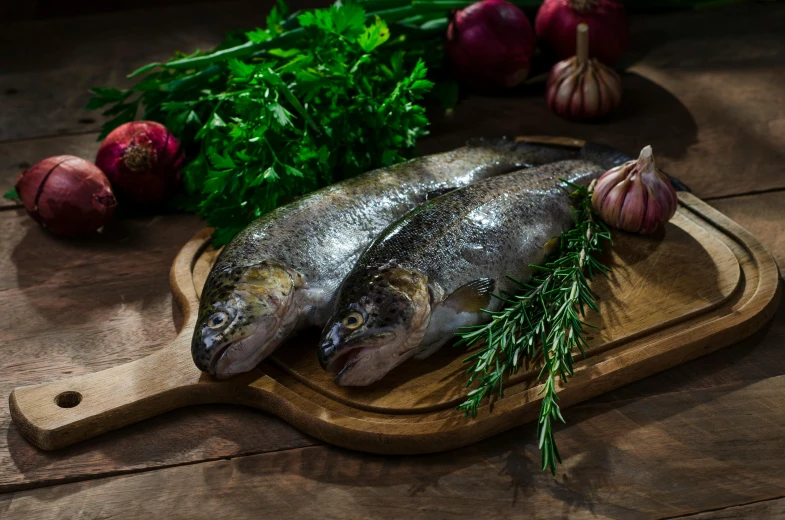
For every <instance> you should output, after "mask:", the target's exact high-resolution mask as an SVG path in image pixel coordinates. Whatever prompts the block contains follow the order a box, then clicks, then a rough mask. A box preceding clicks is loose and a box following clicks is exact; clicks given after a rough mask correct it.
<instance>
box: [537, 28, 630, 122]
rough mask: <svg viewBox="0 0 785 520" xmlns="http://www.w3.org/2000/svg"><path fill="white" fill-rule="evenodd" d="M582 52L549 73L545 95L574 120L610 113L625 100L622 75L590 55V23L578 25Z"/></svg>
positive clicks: (559, 113) (558, 111)
mask: <svg viewBox="0 0 785 520" xmlns="http://www.w3.org/2000/svg"><path fill="white" fill-rule="evenodd" d="M577 32H578V41H577V49H578V54H577V55H576V56H573V57H572V58H568V59H566V60H564V61H560V62H559V63H557V64H556V65H554V66H553V68H552V69H551V71H550V72H549V73H548V80H547V86H546V91H545V97H546V99H547V100H548V106H549V107H550V108H551V110H553V111H554V112H555V113H556V114H558V115H560V116H562V117H564V118H567V119H574V120H578V121H580V120H588V119H594V118H598V117H602V116H604V115H606V114H607V113H608V112H610V111H611V110H613V109H614V108H616V107H617V106H619V103H621V79H620V78H619V75H618V74H616V72H614V71H613V69H611V68H610V67H607V66H605V65H603V64H602V63H600V62H599V61H597V59H596V58H592V59H589V26H588V25H586V24H585V23H582V24H579V25H578V31H577Z"/></svg>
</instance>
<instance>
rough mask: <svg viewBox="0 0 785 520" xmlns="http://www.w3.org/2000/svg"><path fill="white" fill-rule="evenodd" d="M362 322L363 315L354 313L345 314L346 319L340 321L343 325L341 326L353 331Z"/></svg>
mask: <svg viewBox="0 0 785 520" xmlns="http://www.w3.org/2000/svg"><path fill="white" fill-rule="evenodd" d="M363 321H364V320H363V315H362V314H360V313H359V312H357V311H355V312H350V313H349V314H347V315H346V317H345V318H344V319H343V320H341V323H343V326H344V327H346V328H347V329H349V330H354V329H356V328H358V327H359V326H360V325H362V324H363Z"/></svg>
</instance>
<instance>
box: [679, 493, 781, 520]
mask: <svg viewBox="0 0 785 520" xmlns="http://www.w3.org/2000/svg"><path fill="white" fill-rule="evenodd" d="M682 518H684V517H682ZM689 518H692V519H695V520H742V519H750V520H753V519H754V520H758V519H761V518H785V498H780V499H773V500H764V501H761V502H754V503H752V504H744V505H740V506H731V507H725V508H722V509H718V510H715V511H706V512H703V513H698V514H696V515H690V516H689Z"/></svg>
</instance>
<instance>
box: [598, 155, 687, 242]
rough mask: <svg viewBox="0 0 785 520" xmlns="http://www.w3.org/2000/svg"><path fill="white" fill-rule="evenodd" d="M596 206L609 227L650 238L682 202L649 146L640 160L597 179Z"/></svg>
mask: <svg viewBox="0 0 785 520" xmlns="http://www.w3.org/2000/svg"><path fill="white" fill-rule="evenodd" d="M592 206H593V207H594V209H595V211H597V213H598V214H599V215H600V217H601V218H602V219H603V221H605V223H606V224H608V225H611V226H614V227H617V228H619V229H623V230H625V231H632V232H635V233H641V234H644V235H648V234H651V233H654V232H656V231H657V230H658V229H659V228H660V227H661V226H662V224H664V223H665V222H667V221H668V220H669V219H670V218H671V217H672V216H673V215H674V213H675V212H676V208H677V206H678V199H677V197H676V191H675V190H674V189H673V186H672V185H671V183H670V181H669V180H668V178H667V177H666V176H665V175H663V174H662V172H660V171H658V170H657V167H656V165H655V163H654V153H653V151H652V149H651V146H646V147H644V148H643V149H642V150H641V153H640V156H639V157H638V159H637V160H634V161H628V162H626V163H624V164H622V165H621V166H617V167H616V168H612V169H610V170H608V171H607V172H605V173H604V174H603V175H602V176H601V177H600V178H599V179H598V180H597V182H596V184H595V185H594V191H593V194H592Z"/></svg>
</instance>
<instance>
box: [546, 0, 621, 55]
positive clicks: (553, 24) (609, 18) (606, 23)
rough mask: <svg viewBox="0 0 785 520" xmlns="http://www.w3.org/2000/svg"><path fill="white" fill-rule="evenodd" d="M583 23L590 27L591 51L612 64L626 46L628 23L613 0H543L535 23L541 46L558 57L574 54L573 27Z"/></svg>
mask: <svg viewBox="0 0 785 520" xmlns="http://www.w3.org/2000/svg"><path fill="white" fill-rule="evenodd" d="M579 23H585V24H587V25H588V26H589V30H590V31H591V38H592V40H591V54H590V56H589V57H592V58H597V59H598V60H600V61H601V62H603V63H605V64H606V65H613V64H614V63H616V61H617V60H618V59H619V58H620V57H621V55H622V54H623V53H624V50H625V49H626V48H627V40H628V39H629V35H630V24H629V21H628V19H627V13H626V12H625V11H624V7H623V6H622V5H621V2H619V1H616V0H545V1H544V2H543V3H542V6H541V7H540V10H539V11H538V12H537V18H536V19H535V21H534V27H535V30H536V31H537V38H539V39H540V41H541V43H542V45H543V47H544V48H546V49H547V50H548V51H550V52H551V53H552V54H554V55H555V57H556V59H558V60H565V59H567V58H569V57H570V56H575V54H576V49H575V36H574V35H575V30H576V29H577V28H578V24H579Z"/></svg>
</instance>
